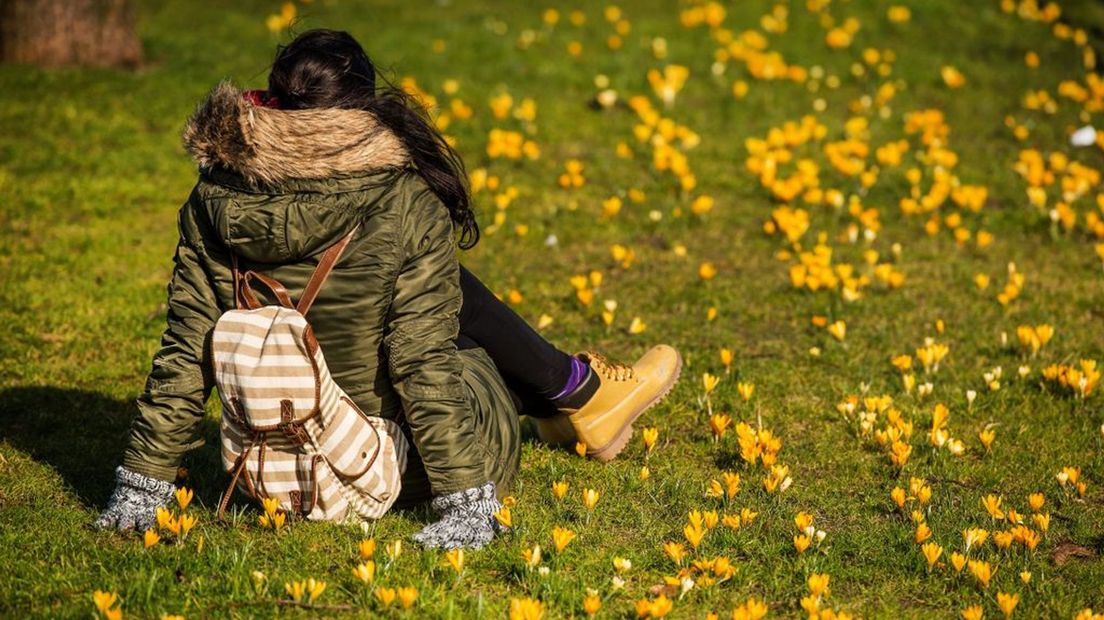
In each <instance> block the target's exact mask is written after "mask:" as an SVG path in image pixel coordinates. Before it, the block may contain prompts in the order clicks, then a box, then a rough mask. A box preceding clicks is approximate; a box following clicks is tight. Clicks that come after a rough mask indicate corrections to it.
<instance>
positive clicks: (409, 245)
mask: <svg viewBox="0 0 1104 620" xmlns="http://www.w3.org/2000/svg"><path fill="white" fill-rule="evenodd" d="M423 191H424V193H423V194H421V195H419V196H417V197H416V198H415V199H414V200H413V202H412V205H411V207H410V209H408V212H407V213H406V215H405V217H404V222H403V224H402V225H401V226H400V230H401V233H400V241H399V243H400V246H401V252H402V255H403V257H404V258H403V264H402V267H401V268H400V271H399V275H398V279H397V281H396V282H395V294H394V299H393V301H392V304H391V310H390V313H389V317H388V325H387V334H386V335H385V337H384V345H385V347H386V350H387V359H388V370H389V373H390V376H391V382H392V384H393V385H394V387H395V390H396V391H397V392H398V394H399V398H400V400H401V401H402V405H403V410H404V413H405V416H406V420H407V423H408V424H409V426H410V430H411V431H412V433H413V436H414V442H415V444H416V446H417V449H418V453H419V455H420V456H421V459H422V462H423V463H424V465H425V470H426V474H427V475H428V478H429V482H430V486H431V487H432V489H433V493H434V494H436V495H442V494H445V493H451V492H453V491H459V490H463V489H468V488H471V487H476V486H479V485H480V484H483V483H484V482H486V481H487V475H486V473H485V471H484V456H485V448H484V447H483V444H482V442H481V441H480V439H479V435H478V433H477V432H476V427H475V418H474V415H473V411H472V405H471V401H470V400H469V398H468V397H467V387H466V386H465V385H464V382H463V379H462V377H461V371H462V365H461V360H460V356H459V354H458V353H457V350H456V336H457V332H458V331H459V319H458V315H459V312H460V304H461V296H460V266H459V262H458V261H457V257H456V251H455V246H456V239H455V236H454V234H453V227H452V220H451V219H450V218H449V214H448V210H447V209H446V208H445V206H444V205H442V204H441V203H440V201H438V200H437V199H436V197H434V196H432V194H429V192H428V190H423ZM425 194H429V196H426V195H425Z"/></svg>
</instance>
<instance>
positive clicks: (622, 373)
mask: <svg viewBox="0 0 1104 620" xmlns="http://www.w3.org/2000/svg"><path fill="white" fill-rule="evenodd" d="M577 357H578V358H579V359H581V360H583V361H584V362H586V363H587V364H589V365H590V367H591V369H592V370H593V371H594V372H595V373H597V375H598V376H599V377H600V379H601V385H599V387H598V390H597V391H596V392H595V393H594V395H593V396H591V397H590V399H589V400H587V402H586V404H584V405H582V406H581V407H579V408H578V409H567V408H561V409H560V411H561V412H563V413H565V414H567V416H568V420H569V421H570V422H571V426H572V427H573V428H574V429H575V435H576V437H577V440H578V441H581V442H583V443H585V444H586V446H587V456H589V457H591V458H594V459H597V460H599V461H608V460H610V459H612V458H613V457H615V456H617V455H618V454H619V453H620V452H621V450H623V449H624V448H625V444H626V443H628V441H629V437H631V436H632V424H633V422H635V421H636V419H637V418H639V417H640V416H641V414H643V413H644V412H645V411H647V410H648V408H649V407H651V406H652V405H654V404H656V403H657V402H659V401H660V400H661V399H662V398H663V397H664V396H666V395H667V393H668V392H669V391H671V388H672V387H674V385H675V383H676V382H677V381H678V377H679V372H680V371H681V370H682V357H681V356H679V354H678V351H676V350H675V349H674V348H672V347H669V346H667V345H663V344H661V345H657V346H654V347H652V348H651V349H649V350H648V352H647V353H645V354H644V355H643V356H642V357H641V358H640V359H638V360H637V361H636V363H635V364H633V365H632V366H628V365H626V364H618V363H614V362H611V361H609V360H607V359H606V358H605V357H603V356H602V355H600V354H598V353H594V352H591V351H584V352H582V353H579V354H578V355H577ZM551 419H555V418H551Z"/></svg>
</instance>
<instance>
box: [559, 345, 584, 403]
mask: <svg viewBox="0 0 1104 620" xmlns="http://www.w3.org/2000/svg"><path fill="white" fill-rule="evenodd" d="M587 370H589V369H588V368H587V365H586V364H585V363H584V362H583V360H581V359H579V358H577V357H575V356H574V355H572V356H571V376H569V377H568V378H567V383H566V384H564V388H563V389H562V390H560V393H559V394H556V395H555V396H553V397H552V399H553V400H555V399H557V398H563V397H564V396H567V395H568V394H570V393H572V392H574V391H575V388H577V387H579V384H580V383H582V382H583V379H585V378H586V376H587Z"/></svg>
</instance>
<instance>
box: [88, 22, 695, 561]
mask: <svg viewBox="0 0 1104 620" xmlns="http://www.w3.org/2000/svg"><path fill="white" fill-rule="evenodd" d="M415 110H418V111H415ZM420 110H421V109H420V107H418V106H416V104H412V102H410V101H409V99H408V97H407V96H406V95H405V94H404V93H403V92H402V91H400V90H398V89H395V88H394V87H392V86H390V85H386V86H385V87H384V88H381V89H378V90H377V88H376V76H375V70H374V68H373V65H372V63H371V61H370V60H369V59H368V56H367V55H366V54H365V53H364V50H363V49H362V48H361V46H360V45H359V44H358V43H357V42H356V40H354V39H353V38H352V37H351V36H350V35H348V34H347V33H344V32H335V31H329V30H315V31H310V32H306V33H304V34H302V35H301V36H299V37H298V38H296V39H295V40H294V41H293V42H292V43H291V44H290V45H288V46H286V47H283V48H281V49H280V50H279V52H278V54H277V57H276V61H275V63H274V64H273V67H272V71H271V74H270V75H269V80H268V90H267V91H265V92H260V91H248V92H242V91H240V90H237V89H236V88H234V87H233V86H230V85H229V84H226V83H224V84H221V85H219V86H218V87H216V88H215V89H214V90H213V91H212V92H211V93H210V95H209V96H208V97H207V99H206V100H205V101H204V102H203V103H202V104H201V105H200V106H199V108H198V109H197V111H196V113H195V115H194V116H193V117H192V118H191V120H190V121H189V123H188V125H187V128H186V130H185V134H184V138H185V143H186V145H187V148H188V150H189V152H190V153H191V154H192V156H193V157H194V158H195V160H196V161H197V162H198V164H199V175H200V176H199V181H198V183H197V184H196V186H195V189H194V190H193V191H192V194H191V197H190V198H189V199H188V202H187V203H186V204H185V205H184V207H183V208H182V209H181V211H180V214H179V227H180V241H179V244H178V246H177V249H176V257H175V269H174V271H173V276H172V281H171V283H170V284H169V289H168V293H169V301H168V328H167V329H166V331H165V332H164V335H163V337H162V347H161V349H160V350H159V351H158V352H157V354H156V356H155V357H154V359H153V369H152V371H151V372H150V375H149V379H148V381H147V383H146V389H145V391H144V393H143V394H142V396H141V397H140V398H139V400H138V407H139V413H138V416H137V418H135V420H134V423H133V426H132V428H131V432H130V442H129V446H128V448H127V450H126V454H125V456H124V458H123V465H122V466H121V467H119V468H118V469H117V470H116V488H115V492H114V493H113V495H112V496H111V499H110V501H109V503H108V507H107V509H106V510H105V511H104V513H103V514H102V515H101V516H100V518H99V520H98V521H97V522H96V525H97V526H98V527H101V528H118V529H120V530H125V529H131V528H135V529H138V530H143V529H146V528H149V527H152V526H153V523H154V520H155V517H154V515H155V511H156V509H157V508H158V507H159V506H163V505H166V504H168V502H169V500H170V498H171V497H172V492H173V481H174V479H175V477H176V475H177V468H178V466H179V465H180V462H181V459H182V457H183V456H184V454H185V453H186V452H187V451H189V450H191V449H193V448H196V447H197V446H199V445H200V444H201V443H202V440H201V439H200V437H199V430H200V421H201V420H202V419H203V417H204V403H205V401H206V400H207V397H208V396H209V394H210V392H211V388H212V376H211V368H210V365H209V362H208V361H207V360H208V356H207V350H208V347H209V344H208V342H207V340H208V334H209V333H210V332H211V329H212V327H213V326H214V324H215V322H216V320H217V319H218V318H219V316H220V314H221V313H222V312H223V311H225V310H227V309H232V308H234V307H235V291H234V278H233V274H232V270H231V264H232V257H233V260H236V261H237V262H238V263H239V264H241V265H245V266H248V268H249V269H252V270H254V271H258V272H262V273H264V274H266V275H269V276H271V277H272V278H274V279H275V280H277V281H279V282H281V283H283V284H284V285H285V286H286V287H287V289H288V290H291V291H296V290H302V288H303V286H304V285H305V283H306V282H307V280H308V278H309V277H310V275H311V273H312V271H313V270H314V268H315V266H316V264H317V263H318V260H319V255H320V254H321V252H322V251H323V250H325V249H326V248H327V247H329V246H330V245H332V244H333V243H334V242H335V241H337V240H339V239H341V238H342V237H343V236H345V235H346V234H347V233H348V232H349V231H351V230H353V229H354V228H356V230H357V232H356V233H355V235H354V236H353V239H352V241H351V242H350V244H349V245H348V247H347V248H346V250H345V252H344V254H343V258H342V259H341V260H340V261H339V262H338V263H337V265H336V267H335V268H334V270H333V272H332V275H331V276H330V278H329V280H328V282H327V284H326V286H325V287H324V288H323V289H322V292H321V295H320V296H319V298H318V300H317V302H316V303H315V304H314V306H313V307H312V310H311V314H310V323H311V326H312V327H313V329H314V332H315V335H316V337H317V340H318V342H319V344H320V346H321V349H322V350H323V351H324V352H325V355H326V359H327V361H328V363H329V367H330V371H331V373H332V375H333V377H334V380H335V381H336V382H337V384H338V385H339V386H341V387H342V388H343V389H344V390H345V391H346V392H347V393H348V395H349V396H350V398H351V399H352V400H353V401H354V402H355V403H356V404H357V405H358V406H359V407H360V409H361V410H362V411H365V412H367V413H368V414H370V415H379V416H384V417H387V418H390V419H396V420H398V419H401V420H402V427H403V430H404V433H406V434H407V436H408V437H409V439H410V440H411V441H412V444H413V446H414V448H415V449H416V450H415V451H412V452H416V454H415V453H412V454H411V458H410V459H409V462H408V465H407V468H406V471H405V473H404V475H403V479H402V484H403V488H402V494H401V495H400V497H399V499H398V502H397V503H398V505H405V506H409V505H411V504H414V503H418V502H424V501H426V500H428V499H430V497H431V496H432V506H433V508H435V509H436V510H437V511H438V512H439V513H440V515H441V518H440V520H439V521H438V522H436V523H433V524H430V525H428V526H426V527H425V529H423V530H422V531H421V532H420V533H418V534H416V535H415V539H416V540H418V541H420V542H422V543H423V544H426V545H428V546H437V547H446V548H453V547H461V546H463V547H480V546H482V545H484V544H486V543H487V542H488V541H490V540H491V538H492V536H493V534H494V531H495V530H494V528H495V521H494V519H493V517H492V515H493V514H494V513H495V512H496V511H498V510H499V509H500V507H501V504H500V503H499V499H500V498H501V497H502V496H504V495H505V494H506V493H507V492H508V491H509V489H510V486H511V484H512V483H513V480H514V477H515V474H516V473H517V469H518V465H519V455H520V431H519V423H518V415H529V416H532V417H534V418H535V419H536V422H537V429H538V435H539V436H540V437H541V439H542V440H544V441H548V442H550V443H566V442H574V441H581V442H583V443H585V444H586V446H587V452H588V454H589V455H590V456H592V457H594V458H596V459H598V460H608V459H611V458H613V457H614V456H616V455H617V454H618V453H619V452H620V451H621V450H622V448H623V447H624V446H625V443H626V442H627V441H628V438H629V435H630V434H631V431H632V426H631V425H632V423H633V422H634V421H635V420H636V419H637V418H638V417H639V416H640V415H641V414H642V413H643V412H644V411H645V410H646V409H647V408H648V407H650V406H651V405H652V404H654V403H655V402H657V401H658V400H659V399H660V398H661V397H662V396H663V395H664V394H666V393H667V392H668V391H669V390H670V388H671V387H672V386H673V385H674V383H675V381H676V379H677V377H678V373H679V369H680V366H681V360H680V358H679V355H678V353H677V352H676V351H675V350H674V349H672V348H671V347H669V346H664V345H660V346H656V347H654V348H652V349H651V350H649V351H648V352H647V353H646V354H645V355H644V356H643V357H642V358H640V359H639V360H638V361H637V362H636V364H634V365H632V366H627V365H623V364H617V363H613V362H610V361H607V360H606V359H605V358H603V357H602V356H601V355H598V354H596V353H591V352H584V353H580V354H578V355H574V356H573V355H568V354H567V353H564V352H562V351H560V350H558V349H557V348H555V347H554V346H552V345H551V344H550V343H548V342H547V341H545V340H544V339H543V338H541V336H540V335H539V334H538V333H537V332H536V331H534V330H533V329H532V328H531V327H530V326H529V325H528V324H526V322H525V321H524V320H523V319H522V318H521V317H519V316H518V315H517V314H515V313H514V312H513V311H512V310H510V309H509V308H508V307H507V306H506V305H504V304H503V303H502V302H501V301H499V300H498V299H497V298H496V297H495V296H494V295H493V294H492V293H491V292H490V291H489V290H487V288H486V287H484V286H483V284H482V283H480V282H479V280H477V279H476V277H475V276H474V275H472V274H471V273H470V272H469V271H467V270H466V269H464V268H463V267H461V266H460V265H459V263H458V262H457V257H456V252H455V248H456V246H457V245H458V244H459V247H461V248H464V249H467V248H470V247H472V246H473V245H475V243H476V242H477V241H478V239H479V230H478V227H477V225H476V221H475V217H474V215H473V213H472V209H471V205H470V198H469V195H468V193H467V189H466V185H465V182H464V180H465V175H464V172H463V166H462V165H461V163H460V161H459V159H458V158H457V155H456V153H455V152H454V151H453V150H452V149H451V148H450V147H449V146H448V145H447V144H446V143H445V141H444V140H443V138H442V136H441V135H440V134H439V133H438V132H437V131H436V130H435V129H434V126H433V125H432V124H431V123H430V122H428V121H427V119H426V118H425V117H424V116H423V115H422V114H421V113H420ZM454 227H458V228H459V230H460V235H459V240H457V238H456V235H455V234H454ZM243 268H244V267H243Z"/></svg>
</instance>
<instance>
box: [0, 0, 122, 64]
mask: <svg viewBox="0 0 1104 620" xmlns="http://www.w3.org/2000/svg"><path fill="white" fill-rule="evenodd" d="M0 62H8V63H22V64H35V65H41V66H45V67H60V66H66V65H94V66H98V67H128V68H134V67H137V66H138V65H139V64H140V63H141V62H142V44H141V42H139V40H138V35H137V34H135V32H134V14H133V12H132V11H131V10H130V6H129V2H128V1H127V0H0Z"/></svg>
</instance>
